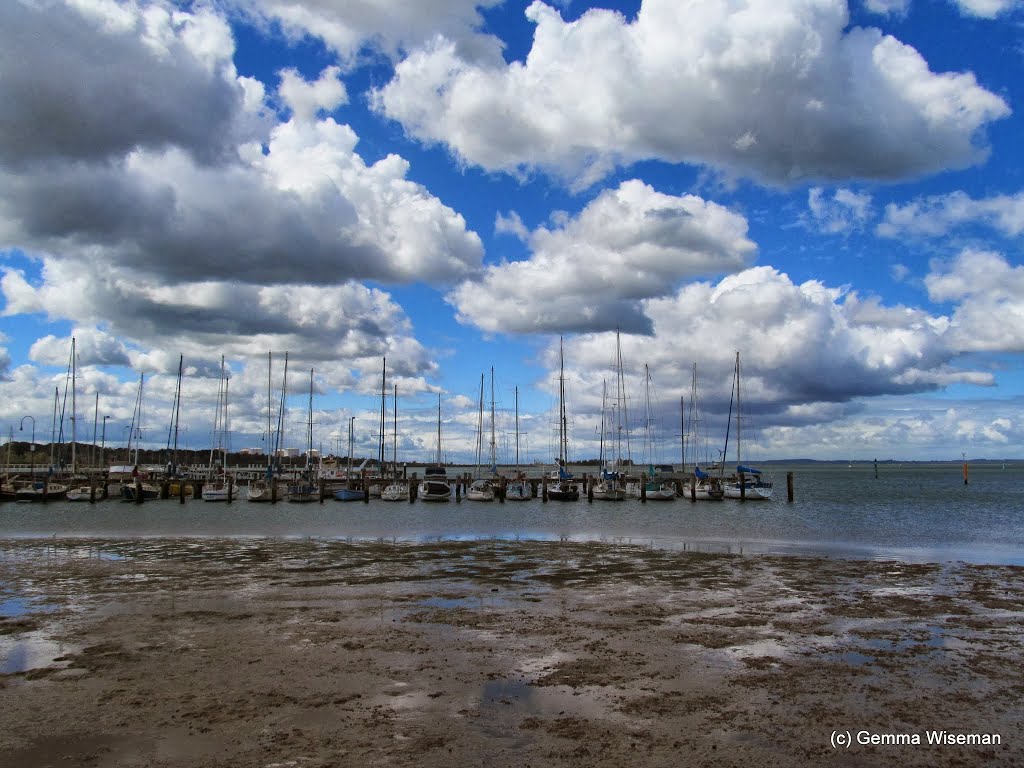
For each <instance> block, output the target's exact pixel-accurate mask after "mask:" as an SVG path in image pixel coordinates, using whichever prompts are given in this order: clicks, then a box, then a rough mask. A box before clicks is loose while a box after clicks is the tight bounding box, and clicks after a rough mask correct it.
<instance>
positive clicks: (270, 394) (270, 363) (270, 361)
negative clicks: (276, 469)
mask: <svg viewBox="0 0 1024 768" xmlns="http://www.w3.org/2000/svg"><path fill="white" fill-rule="evenodd" d="M273 369H274V353H273V352H267V480H268V481H269V480H270V466H271V462H272V461H273V451H271V450H270V445H271V440H272V439H273V434H274V431H273V430H274V424H273V421H272V420H273V416H274V414H273V411H274V406H273V401H274V385H273V384H272V383H271V377H272V375H273Z"/></svg>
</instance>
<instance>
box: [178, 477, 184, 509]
mask: <svg viewBox="0 0 1024 768" xmlns="http://www.w3.org/2000/svg"><path fill="white" fill-rule="evenodd" d="M178 503H179V504H184V503H185V481H184V480H181V479H179V480H178Z"/></svg>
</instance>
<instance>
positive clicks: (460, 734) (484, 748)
mask: <svg viewBox="0 0 1024 768" xmlns="http://www.w3.org/2000/svg"><path fill="white" fill-rule="evenodd" d="M0 589H2V593H0V671H2V673H3V674H2V675H0V765H3V766H8V765H9V766H36V767H39V768H42V767H44V766H58V765H59V766H69V765H83V766H111V767H113V766H154V767H155V766H161V767H164V766H166V767H171V766H174V767H178V766H198V765H202V766H225V767H226V766H232V767H235V766H298V767H300V768H312V767H315V766H360V767H363V766H373V765H381V766H385V765H403V766H404V765H408V766H419V765H426V766H435V765H436V766H441V765H446V766H447V765H459V766H462V765H482V766H487V768H497V767H498V766H516V767H517V768H524V767H525V766H532V767H533V768H537V767H538V766H622V765H649V766H677V765H688V764H689V765H722V766H754V765H757V766H780V767H781V766H802V765H822V764H827V765H839V766H861V765H893V764H901V765H908V766H960V765H968V766H970V765H982V764H985V765H991V764H997V765H1024V735H1022V734H1021V714H1020V713H1021V709H1022V706H1021V705H1022V702H1024V647H1022V644H1021V637H1022V633H1021V630H1022V624H1024V568H1016V567H1010V566H979V565H969V564H962V563H954V564H905V563H897V562H875V561H866V560H863V561H856V560H842V559H831V558H807V557H789V556H787V557H781V556H750V555H728V554H704V553H694V552H671V551H664V550H657V549H652V548H647V547H643V546H633V545H626V544H612V543H579V542H535V541H533V542H519V541H507V540H485V541H475V542H458V541H440V542H431V543H426V544H409V543H404V544H403V543H392V542H371V543H351V542H342V541H326V540H277V539H253V540H244V539H243V540H238V539H234V540H233V539H198V538H197V539H180V538H179V539H126V540H118V541H112V540H87V539H75V540H72V539H56V540H24V539H23V540H6V541H0ZM930 731H935V732H937V731H946V732H949V733H951V734H956V735H964V736H972V737H977V738H978V739H979V740H980V739H981V737H982V736H984V735H989V738H988V740H989V741H991V740H992V739H991V735H997V736H998V738H999V741H1000V742H1001V743H999V744H967V745H961V744H950V743H944V744H940V745H934V744H928V743H927V738H928V735H929V732H930ZM844 734H848V738H849V739H850V740H851V741H852V742H853V743H852V745H851V746H849V747H847V746H844V745H843V744H842V743H839V744H836V741H837V739H838V741H839V742H842V740H843V738H844ZM865 734H866V735H865ZM915 734H916V735H917V738H918V739H919V740H920V741H921V742H922V743H921V744H912V743H896V744H893V743H876V744H860V743H858V739H859V738H860V739H864V738H868V739H870V738H872V737H874V738H876V739H880V740H886V739H888V740H890V741H892V740H896V741H902V742H908V741H910V742H912V741H913V739H912V736H913V735H915ZM900 735H901V736H900ZM897 736H899V738H897ZM834 744H836V745H835V746H834Z"/></svg>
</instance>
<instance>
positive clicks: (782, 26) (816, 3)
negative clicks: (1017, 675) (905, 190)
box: [374, 0, 1009, 187]
mask: <svg viewBox="0 0 1024 768" xmlns="http://www.w3.org/2000/svg"><path fill="white" fill-rule="evenodd" d="M526 13H527V16H528V18H529V19H530V20H531V21H533V22H534V23H535V24H536V30H535V34H534V41H533V47H532V49H531V51H530V53H529V55H528V56H527V58H526V60H525V62H518V61H515V62H511V63H505V62H504V61H503V60H502V59H500V57H494V59H493V60H490V61H486V62H482V63H481V62H473V61H469V60H467V59H466V58H465V57H464V56H462V55H460V53H459V50H458V48H457V46H456V45H454V44H452V43H451V42H449V41H447V40H445V39H444V38H437V39H436V40H434V41H433V42H431V43H430V44H429V45H428V46H425V47H423V48H421V49H418V50H415V51H413V52H411V53H410V55H409V56H408V57H407V58H406V59H404V60H403V61H402V62H401V63H399V64H398V65H397V67H396V73H395V77H394V79H393V80H392V81H391V82H390V83H389V84H387V85H386V86H384V87H383V88H380V89H379V90H377V91H376V92H375V94H374V104H375V106H376V108H377V109H378V110H379V111H380V112H381V113H382V114H385V115H387V116H389V117H391V118H393V119H395V120H397V121H399V122H400V123H401V124H402V125H403V126H404V127H405V129H406V131H407V132H409V133H410V134H411V135H413V136H415V137H417V138H418V139H420V140H422V141H425V142H438V143H444V144H446V145H447V146H448V147H449V149H450V150H451V151H452V152H453V153H454V154H455V155H457V156H458V157H459V158H460V160H462V161H463V162H466V163H470V164H474V165H479V166H481V167H483V168H486V169H489V170H502V171H507V172H511V173H520V172H522V171H523V170H529V169H535V168H539V169H543V170H546V171H550V172H552V173H555V174H557V175H559V176H561V177H563V178H565V179H567V180H568V181H570V182H571V183H573V184H574V185H575V186H578V187H579V186H586V185H588V184H590V183H593V182H594V181H596V180H597V179H599V178H601V177H603V176H604V175H606V174H607V173H608V172H610V171H611V170H612V169H613V168H614V167H616V166H617V165H628V164H630V163H632V162H635V161H637V160H641V159H648V158H656V159H661V160H666V161H669V162H688V163H695V164H702V165H708V166H711V167H714V168H717V169H719V170H721V171H724V172H727V173H730V174H738V175H741V176H749V177H751V178H754V179H758V180H761V181H766V182H769V183H781V184H785V183H792V182H796V181H800V180H804V179H846V178H850V177H860V178H875V179H886V180H888V179H897V178H902V177H910V176H919V175H921V174H924V173H934V172H938V171H941V170H945V169H949V168H962V167H966V166H969V165H972V164H974V163H977V162H979V161H980V160H982V159H983V158H984V157H985V156H986V154H987V149H986V147H985V145H984V140H983V135H982V131H983V129H984V128H985V126H986V125H988V124H989V123H990V122H992V121H994V120H997V119H1000V118H1002V117H1005V116H1006V115H1008V114H1009V108H1008V106H1007V105H1006V103H1005V102H1004V101H1003V100H1002V99H1001V98H999V97H998V96H996V95H994V94H993V93H991V92H989V91H987V90H985V89H984V88H982V87H980V86H979V85H978V84H977V82H976V81H975V78H974V76H973V74H971V73H962V74H937V73H934V72H931V71H930V70H929V68H928V65H927V62H925V61H924V59H923V58H922V57H921V56H920V54H919V53H918V52H917V51H916V50H914V49H913V48H911V47H910V46H907V45H904V44H902V43H900V42H899V41H897V40H895V39H894V38H892V37H888V36H885V35H883V34H882V33H881V32H879V31H878V30H876V29H863V28H855V29H852V30H849V31H847V30H846V27H847V24H848V21H849V19H848V16H847V6H846V3H845V2H843V1H842V0H786V1H785V2H779V0H748V2H744V3H740V4H735V3H732V4H727V3H725V2H687V3H682V4H680V3H679V2H677V0H646V2H644V3H643V5H642V7H641V9H640V11H639V13H638V14H637V17H636V20H635V21H633V22H627V20H626V19H625V18H624V17H623V16H621V15H620V14H618V13H615V12H612V11H607V10H599V9H591V10H589V11H587V12H586V13H584V14H583V15H582V16H581V17H580V18H579V19H577V20H575V21H572V22H568V23H567V22H565V21H563V20H562V18H561V17H560V15H559V14H558V13H557V12H556V11H555V10H554V9H553V8H551V7H549V6H547V5H545V4H543V3H541V2H533V3H532V4H531V5H530V6H529V7H528V8H527V11H526Z"/></svg>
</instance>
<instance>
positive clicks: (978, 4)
mask: <svg viewBox="0 0 1024 768" xmlns="http://www.w3.org/2000/svg"><path fill="white" fill-rule="evenodd" d="M954 2H955V4H956V6H957V7H958V8H959V9H960V11H961V13H963V14H965V15H967V16H977V17H978V18H981V19H994V18H996V17H997V16H999V15H1001V14H1003V13H1007V12H1009V11H1011V10H1014V9H1017V8H1020V7H1021V2H1020V0H954Z"/></svg>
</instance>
